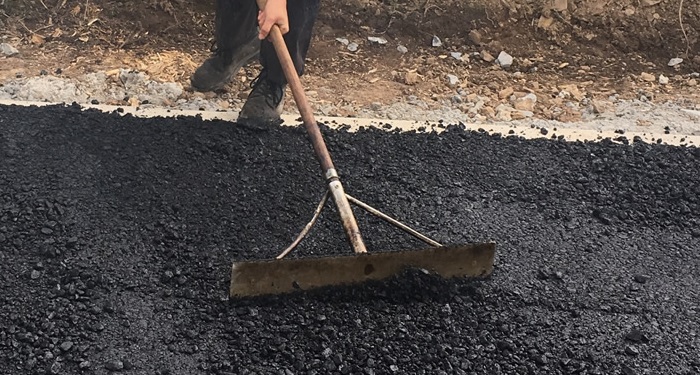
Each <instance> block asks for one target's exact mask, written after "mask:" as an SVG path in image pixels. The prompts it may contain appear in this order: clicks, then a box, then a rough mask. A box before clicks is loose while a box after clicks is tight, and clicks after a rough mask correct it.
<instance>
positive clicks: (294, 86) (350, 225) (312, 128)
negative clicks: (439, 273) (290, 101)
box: [257, 0, 367, 254]
mask: <svg viewBox="0 0 700 375" xmlns="http://www.w3.org/2000/svg"><path fill="white" fill-rule="evenodd" d="M257 2H258V6H259V7H260V9H263V8H264V6H265V0H257ZM270 38H271V39H272V44H273V46H274V47H275V51H276V52H277V57H278V59H279V61H280V65H281V66H282V70H283V71H284V75H285V77H286V78H287V83H288V84H289V88H290V89H291V91H292V95H293V97H294V101H295V102H296V104H297V107H298V108H299V113H300V114H301V118H302V120H303V122H304V127H305V128H306V132H307V133H308V135H309V137H310V138H311V144H312V145H313V148H314V151H315V153H316V157H317V159H318V161H319V163H320V164H321V169H322V170H323V173H324V176H325V177H326V180H327V181H328V186H329V189H330V191H331V194H332V195H333V200H334V201H335V204H336V206H337V207H338V213H339V214H340V220H341V222H342V224H343V228H344V229H345V234H346V235H347V237H348V240H349V241H350V244H351V245H352V248H353V250H354V251H355V253H358V254H359V253H366V252H367V249H366V248H365V244H364V241H363V240H362V236H361V235H360V229H359V227H358V226H357V221H356V220H355V215H354V214H353V212H352V208H351V207H350V202H348V198H347V197H346V196H345V191H344V190H343V185H342V184H341V183H340V179H339V178H338V174H337V172H336V171H335V167H334V166H333V161H332V160H331V155H330V153H329V152H328V148H327V147H326V142H325V141H324V140H323V136H322V135H321V130H320V129H319V128H318V124H317V123H316V119H315V118H314V115H313V111H312V110H311V106H310V105H309V102H308V100H307V99H306V94H305V93H304V88H303V87H302V85H301V80H300V79H299V75H298V74H297V71H296V67H295V66H294V62H293V61H292V57H291V56H290V55H289V50H288V49H287V45H286V44H285V42H284V36H283V35H282V32H281V31H280V29H279V27H278V26H277V25H273V26H272V29H271V30H270Z"/></svg>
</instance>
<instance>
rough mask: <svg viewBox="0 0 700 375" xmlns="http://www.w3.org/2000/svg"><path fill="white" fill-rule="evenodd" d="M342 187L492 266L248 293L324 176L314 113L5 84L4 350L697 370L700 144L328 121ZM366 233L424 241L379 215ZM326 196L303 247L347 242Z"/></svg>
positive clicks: (7, 357)
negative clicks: (134, 99) (472, 271)
mask: <svg viewBox="0 0 700 375" xmlns="http://www.w3.org/2000/svg"><path fill="white" fill-rule="evenodd" d="M322 128H323V132H324V135H325V136H326V140H327V143H328V145H329V148H330V150H331V152H332V154H333V157H334V161H335V163H336V165H337V166H338V169H339V172H340V174H341V178H343V181H344V184H345V186H346V190H348V192H349V193H351V194H352V195H354V196H357V197H359V198H361V199H363V200H366V201H367V202H369V203H370V204H372V205H373V206H376V207H378V208H380V209H382V210H384V211H386V212H387V213H389V214H391V215H392V216H395V217H398V218H399V219H401V220H403V221H406V222H408V223H410V224H411V226H414V227H416V228H418V229H420V230H422V231H424V232H426V233H427V234H428V235H429V236H432V237H435V238H436V239H438V240H439V241H442V242H445V243H464V242H480V241H492V240H493V241H496V243H497V246H498V256H497V260H496V261H497V268H496V270H495V272H494V275H493V276H492V277H491V278H490V279H488V280H480V281H479V280H443V279H440V278H438V277H436V276H435V275H432V274H430V273H427V274H426V273H424V272H421V271H415V270H413V271H406V272H405V273H403V274H401V275H397V277H394V278H391V279H389V280H385V281H382V282H371V283H368V284H366V285H361V286H355V287H338V288H324V289H320V290H316V291H312V292H309V293H306V294H292V295H285V296H272V297H260V298H250V299H242V300H229V299H228V298H227V295H226V292H227V287H228V280H229V279H228V277H229V270H230V266H231V262H232V261H233V260H244V259H266V258H272V257H274V256H275V255H277V253H278V252H279V251H281V249H283V248H284V247H285V246H287V245H288V244H289V242H290V241H291V240H293V238H294V236H295V235H296V233H297V232H298V231H299V230H300V229H301V228H302V227H303V225H304V224H305V223H306V220H308V215H310V214H311V211H313V208H314V207H315V205H316V202H317V201H318V199H319V198H320V197H321V195H322V193H323V189H324V188H325V184H324V182H323V180H322V178H321V177H320V176H321V173H320V170H319V168H318V164H317V162H316V160H315V158H314V155H313V152H312V149H311V146H310V144H309V143H308V140H307V138H306V134H305V133H304V130H303V129H301V128H285V127H281V128H274V129H269V130H267V131H253V130H251V129H244V128H240V127H237V126H233V125H231V124H228V123H225V122H222V121H209V122H206V121H202V120H201V119H198V118H185V117H182V118H175V119H162V118H153V119H138V118H134V117H132V116H130V115H126V116H123V117H122V115H121V114H117V113H113V114H103V113H99V112H96V111H82V110H81V109H80V108H79V107H77V106H69V107H66V108H63V107H49V108H36V107H29V108H23V107H15V106H0V156H2V159H1V160H2V162H0V247H1V248H2V251H0V278H1V280H0V281H1V282H2V283H3V288H2V289H1V290H0V304H2V306H3V308H2V309H0V363H2V364H3V366H2V367H3V368H4V369H8V371H10V369H11V372H12V373H13V374H64V373H70V374H72V373H84V372H85V371H92V372H94V373H100V374H104V373H106V372H124V373H127V372H129V371H132V372H135V373H157V374H234V373H235V374H253V373H275V374H277V373H280V374H326V373H341V374H373V373H374V374H393V373H411V374H472V373H491V374H506V373H519V374H527V373H529V374H570V373H585V374H610V373H624V374H643V373H650V372H652V371H655V372H658V373H669V374H694V373H697V372H698V371H700V363H699V362H698V361H697V358H698V354H699V353H700V337H698V332H699V331H700V329H699V328H700V323H699V321H700V317H698V314H699V313H700V296H699V295H698V294H699V291H700V285H699V282H698V279H697V275H699V274H700V259H699V258H700V254H699V253H698V251H697V249H698V248H700V239H698V235H697V232H698V230H699V228H700V205H699V202H700V153H699V152H698V151H697V149H696V148H693V147H672V146H665V145H657V144H645V143H640V142H638V141H634V142H630V144H617V143H614V142H612V141H611V140H603V141H602V142H598V143H593V142H590V143H589V142H587V143H583V142H577V143H570V142H564V141H561V140H543V139H539V140H525V139H522V138H518V137H514V136H513V137H506V138H503V137H498V136H490V135H488V134H486V133H483V132H468V131H465V130H463V129H462V128H461V127H459V126H454V125H449V126H446V131H445V132H444V133H441V134H437V133H427V132H426V133H422V132H421V133H417V132H411V133H399V132H397V131H391V132H386V131H382V130H377V129H365V130H362V131H360V132H358V133H356V134H352V133H348V132H345V131H332V130H330V129H328V128H327V127H325V126H322ZM357 212H358V221H359V224H360V228H361V229H362V230H363V233H364V236H365V238H366V240H367V243H368V246H369V248H370V249H381V250H387V251H390V250H393V249H406V248H416V247H421V246H422V245H421V244H420V243H417V242H416V241H414V240H413V239H411V238H408V237H406V235H405V234H404V233H402V232H399V231H397V230H394V229H393V228H391V227H389V226H387V225H386V224H385V223H383V222H381V221H379V220H378V219H376V218H373V217H371V216H370V215H366V214H360V212H361V211H357ZM336 216H337V215H336V212H335V210H334V208H333V206H332V205H330V206H329V207H328V208H327V209H326V210H325V211H324V213H323V214H322V215H321V218H320V219H319V223H318V224H317V226H316V227H314V229H313V231H312V233H311V234H310V235H309V237H308V238H307V239H305V241H304V242H302V244H301V245H300V248H299V249H298V250H297V252H295V253H294V254H293V256H304V255H323V254H339V253H346V252H349V251H351V250H350V249H349V247H348V245H347V243H346V242H345V238H344V234H343V232H342V228H341V226H340V225H339V223H338V220H337V217H336Z"/></svg>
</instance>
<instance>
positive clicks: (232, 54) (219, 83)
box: [190, 34, 260, 92]
mask: <svg viewBox="0 0 700 375" xmlns="http://www.w3.org/2000/svg"><path fill="white" fill-rule="evenodd" d="M259 53H260V40H259V39H258V36H257V34H256V35H253V36H252V37H251V38H250V40H249V41H248V42H246V43H245V44H243V45H241V46H239V47H238V48H236V49H235V50H233V51H226V50H221V49H219V48H217V49H216V51H215V52H214V56H212V57H210V58H208V59H207V60H206V61H204V63H202V65H201V66H200V67H199V68H197V70H196V71H195V72H194V74H193V75H192V77H191V78H190V83H191V84H192V87H193V88H194V89H195V90H197V91H201V92H206V91H216V90H219V89H221V88H223V87H224V86H225V85H226V84H228V83H229V82H231V78H232V77H233V76H234V75H235V74H237V73H238V71H239V70H240V69H241V68H242V67H243V66H244V65H246V64H248V63H249V62H251V61H253V60H254V59H256V58H257V57H258V56H259Z"/></svg>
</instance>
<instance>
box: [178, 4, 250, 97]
mask: <svg viewBox="0 0 700 375" xmlns="http://www.w3.org/2000/svg"><path fill="white" fill-rule="evenodd" d="M257 13H258V8H257V4H256V3H255V0H217V1H216V17H215V24H214V26H215V30H214V38H215V39H216V51H215V54H214V55H213V56H212V57H210V58H209V59H207V60H206V61H205V62H204V63H203V64H202V65H201V66H200V67H199V68H198V69H197V70H196V71H195V73H194V74H193V75H192V78H191V83H192V87H193V88H195V89H196V90H198V91H212V90H217V89H220V88H222V87H223V86H224V85H226V84H227V83H228V82H229V81H230V80H231V78H232V77H233V75H235V74H236V73H238V71H239V70H240V69H241V67H243V65H245V64H247V63H248V62H250V61H252V60H253V59H254V58H255V57H256V56H258V55H259V51H260V40H258V31H257Z"/></svg>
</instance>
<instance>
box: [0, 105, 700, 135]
mask: <svg viewBox="0 0 700 375" xmlns="http://www.w3.org/2000/svg"><path fill="white" fill-rule="evenodd" d="M0 105H7V106H9V105H18V106H39V107H41V106H55V105H66V106H67V105H69V104H66V103H51V102H32V101H17V100H2V99H0ZM80 107H81V108H83V109H95V110H99V111H103V112H106V113H111V112H114V111H117V110H118V111H119V112H118V113H120V114H121V115H126V114H131V115H132V116H135V117H164V118H167V117H179V116H188V117H196V116H200V117H201V118H202V119H203V120H222V121H231V122H235V120H236V118H237V117H238V112H237V111H221V112H219V111H194V110H179V109H167V108H162V107H132V106H114V105H104V104H80ZM282 119H283V120H284V123H283V126H300V125H301V119H300V117H299V116H298V115H282ZM316 121H318V122H319V123H323V124H325V125H327V126H328V127H330V128H341V127H344V128H346V129H347V130H348V131H350V132H354V131H358V130H359V129H361V128H371V127H374V128H377V129H381V130H386V131H395V130H399V131H402V132H409V131H417V132H421V131H426V132H430V131H435V132H437V133H439V132H442V131H444V130H445V129H444V125H442V124H440V123H439V122H436V121H425V122H418V121H408V120H388V119H372V118H354V117H329V116H316ZM387 124H388V125H391V127H387V128H385V127H384V126H385V125H387ZM464 126H465V128H466V129H467V130H473V131H479V130H483V131H485V132H486V133H488V134H500V135H502V136H517V137H523V138H526V139H538V138H539V139H551V138H561V139H563V140H566V141H569V142H576V141H582V142H586V141H589V142H597V141H601V140H603V139H610V140H612V141H613V142H617V143H621V142H620V141H616V139H618V138H619V137H625V138H626V139H628V140H629V141H632V139H634V138H635V137H639V138H640V139H642V140H643V141H644V142H646V143H658V142H659V140H661V143H662V144H666V145H672V146H691V145H692V146H700V136H698V135H683V134H655V133H645V132H625V133H624V134H618V133H615V132H612V131H598V130H594V129H576V128H559V129H557V130H556V131H554V130H552V129H549V130H548V132H547V134H542V132H541V131H540V129H538V128H537V127H533V126H531V125H522V124H517V123H515V124H514V123H507V122H503V123H469V124H464Z"/></svg>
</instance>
